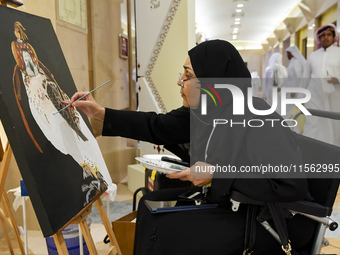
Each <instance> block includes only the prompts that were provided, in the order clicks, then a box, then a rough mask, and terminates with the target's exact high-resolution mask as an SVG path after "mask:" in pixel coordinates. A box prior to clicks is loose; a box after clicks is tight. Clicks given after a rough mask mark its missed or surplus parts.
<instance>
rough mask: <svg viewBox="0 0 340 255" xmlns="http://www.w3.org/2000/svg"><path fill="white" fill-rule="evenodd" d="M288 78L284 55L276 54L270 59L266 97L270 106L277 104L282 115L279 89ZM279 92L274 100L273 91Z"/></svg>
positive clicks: (267, 70) (267, 69) (277, 109)
mask: <svg viewBox="0 0 340 255" xmlns="http://www.w3.org/2000/svg"><path fill="white" fill-rule="evenodd" d="M286 78H287V70H286V68H285V67H284V66H283V65H282V55H281V54H280V53H278V52H275V53H274V54H273V55H272V56H271V57H270V59H269V66H268V67H267V68H266V71H265V87H266V97H267V102H268V104H269V105H272V104H273V103H274V102H275V101H276V102H277V106H276V111H277V112H278V113H279V114H281V99H280V98H281V94H280V89H279V88H278V87H280V86H281V83H282V82H283V81H284V79H286ZM274 89H275V90H277V92H278V93H277V97H276V98H273V90H274Z"/></svg>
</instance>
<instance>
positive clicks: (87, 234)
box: [79, 219, 98, 255]
mask: <svg viewBox="0 0 340 255" xmlns="http://www.w3.org/2000/svg"><path fill="white" fill-rule="evenodd" d="M79 226H80V228H81V232H82V233H83V236H84V239H85V241H86V245H87V248H88V249H89V252H90V254H91V255H98V253H97V249H96V246H95V244H94V242H93V239H92V236H91V233H90V229H89V226H88V225H87V222H86V219H84V220H83V221H81V222H80V223H79ZM79 245H80V244H79Z"/></svg>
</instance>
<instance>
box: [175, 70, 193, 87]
mask: <svg viewBox="0 0 340 255" xmlns="http://www.w3.org/2000/svg"><path fill="white" fill-rule="evenodd" d="M182 76H183V74H182V73H179V75H178V79H179V82H180V84H181V87H182V88H183V86H184V84H183V82H185V81H187V80H190V78H187V79H184V80H182Z"/></svg>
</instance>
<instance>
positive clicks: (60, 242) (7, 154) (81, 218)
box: [0, 137, 122, 255]
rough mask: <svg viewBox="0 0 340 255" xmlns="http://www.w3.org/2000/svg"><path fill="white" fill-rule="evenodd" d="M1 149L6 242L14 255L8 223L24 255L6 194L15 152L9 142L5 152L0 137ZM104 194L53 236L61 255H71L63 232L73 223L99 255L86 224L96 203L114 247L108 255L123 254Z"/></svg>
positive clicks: (1, 215)
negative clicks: (110, 219) (10, 165)
mask: <svg viewBox="0 0 340 255" xmlns="http://www.w3.org/2000/svg"><path fill="white" fill-rule="evenodd" d="M0 148H1V149H0V157H1V156H2V159H3V160H2V163H1V166H0V194H2V195H1V196H0V204H1V207H0V221H1V224H2V227H3V229H4V233H5V236H6V240H7V243H8V247H9V250H10V252H11V254H12V255H14V251H13V246H12V243H11V241H10V238H9V234H8V231H7V228H6V223H7V225H8V226H9V227H10V228H11V229H12V231H13V232H14V234H15V237H16V239H17V241H18V243H19V248H20V251H21V254H22V255H24V254H25V251H24V246H23V243H22V240H21V238H20V234H19V231H18V227H17V225H16V223H15V220H14V216H13V213H12V210H11V205H10V203H9V200H8V197H7V194H6V191H5V182H6V177H7V173H8V169H9V164H10V161H11V156H12V154H13V152H12V148H11V146H10V145H9V143H8V142H7V146H6V149H5V151H4V152H3V150H2V143H1V137H0ZM103 193H104V192H102V193H101V194H99V195H98V196H97V198H96V199H94V200H92V202H91V203H89V204H88V205H87V206H86V207H85V208H84V209H83V210H82V211H80V212H79V213H78V214H77V215H76V216H75V217H73V219H71V220H70V221H69V222H68V223H67V224H66V225H65V226H63V227H62V228H61V229H60V230H58V231H57V233H55V234H54V235H53V238H54V242H55V244H56V247H57V249H58V253H59V255H68V254H69V252H68V250H67V247H66V243H65V240H64V237H63V235H62V230H63V229H64V228H66V227H67V226H68V225H70V224H73V223H76V224H79V225H80V228H81V231H82V233H83V236H84V239H85V241H86V244H87V247H88V249H89V252H90V254H91V255H97V254H98V253H97V249H96V247H95V244H94V242H93V239H92V236H91V233H90V229H89V227H88V225H87V222H86V217H87V216H88V215H89V214H90V213H91V210H92V204H93V203H96V206H97V208H98V212H99V215H100V217H101V219H102V221H103V225H104V227H105V230H106V232H107V234H108V236H109V238H110V243H111V245H112V247H111V248H110V250H109V251H108V253H107V255H117V254H118V255H122V252H121V250H120V248H119V245H118V242H117V238H116V236H115V234H114V233H113V230H112V227H111V225H110V221H109V219H108V217H107V214H106V212H105V208H104V206H103V203H102V201H101V199H100V196H101V195H102V194H103ZM79 245H81V244H79Z"/></svg>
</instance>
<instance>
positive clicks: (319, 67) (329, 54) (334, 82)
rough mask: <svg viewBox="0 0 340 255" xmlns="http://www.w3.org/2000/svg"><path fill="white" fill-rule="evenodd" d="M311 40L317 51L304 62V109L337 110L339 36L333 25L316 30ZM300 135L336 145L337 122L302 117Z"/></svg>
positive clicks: (339, 143)
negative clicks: (306, 92) (307, 96)
mask: <svg viewBox="0 0 340 255" xmlns="http://www.w3.org/2000/svg"><path fill="white" fill-rule="evenodd" d="M315 41H316V43H317V47H318V48H319V49H318V50H316V51H315V52H313V53H312V54H311V55H310V56H309V58H308V61H307V67H306V70H305V72H304V75H303V76H304V77H305V78H306V79H304V82H303V83H304V87H307V89H308V90H309V91H310V92H311V96H312V97H311V100H310V101H309V102H307V103H306V107H307V108H311V109H317V110H323V111H332V112H339V111H340V100H339V99H340V82H339V79H340V48H339V35H338V33H337V31H336V27H335V26H334V25H333V24H328V25H325V26H322V27H320V28H318V30H317V31H316V33H315ZM303 134H304V135H306V136H309V137H312V138H315V139H318V140H321V141H324V142H327V143H330V144H334V145H337V146H340V121H337V120H330V119H325V118H323V119H320V117H315V116H306V124H305V127H304V131H303Z"/></svg>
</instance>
